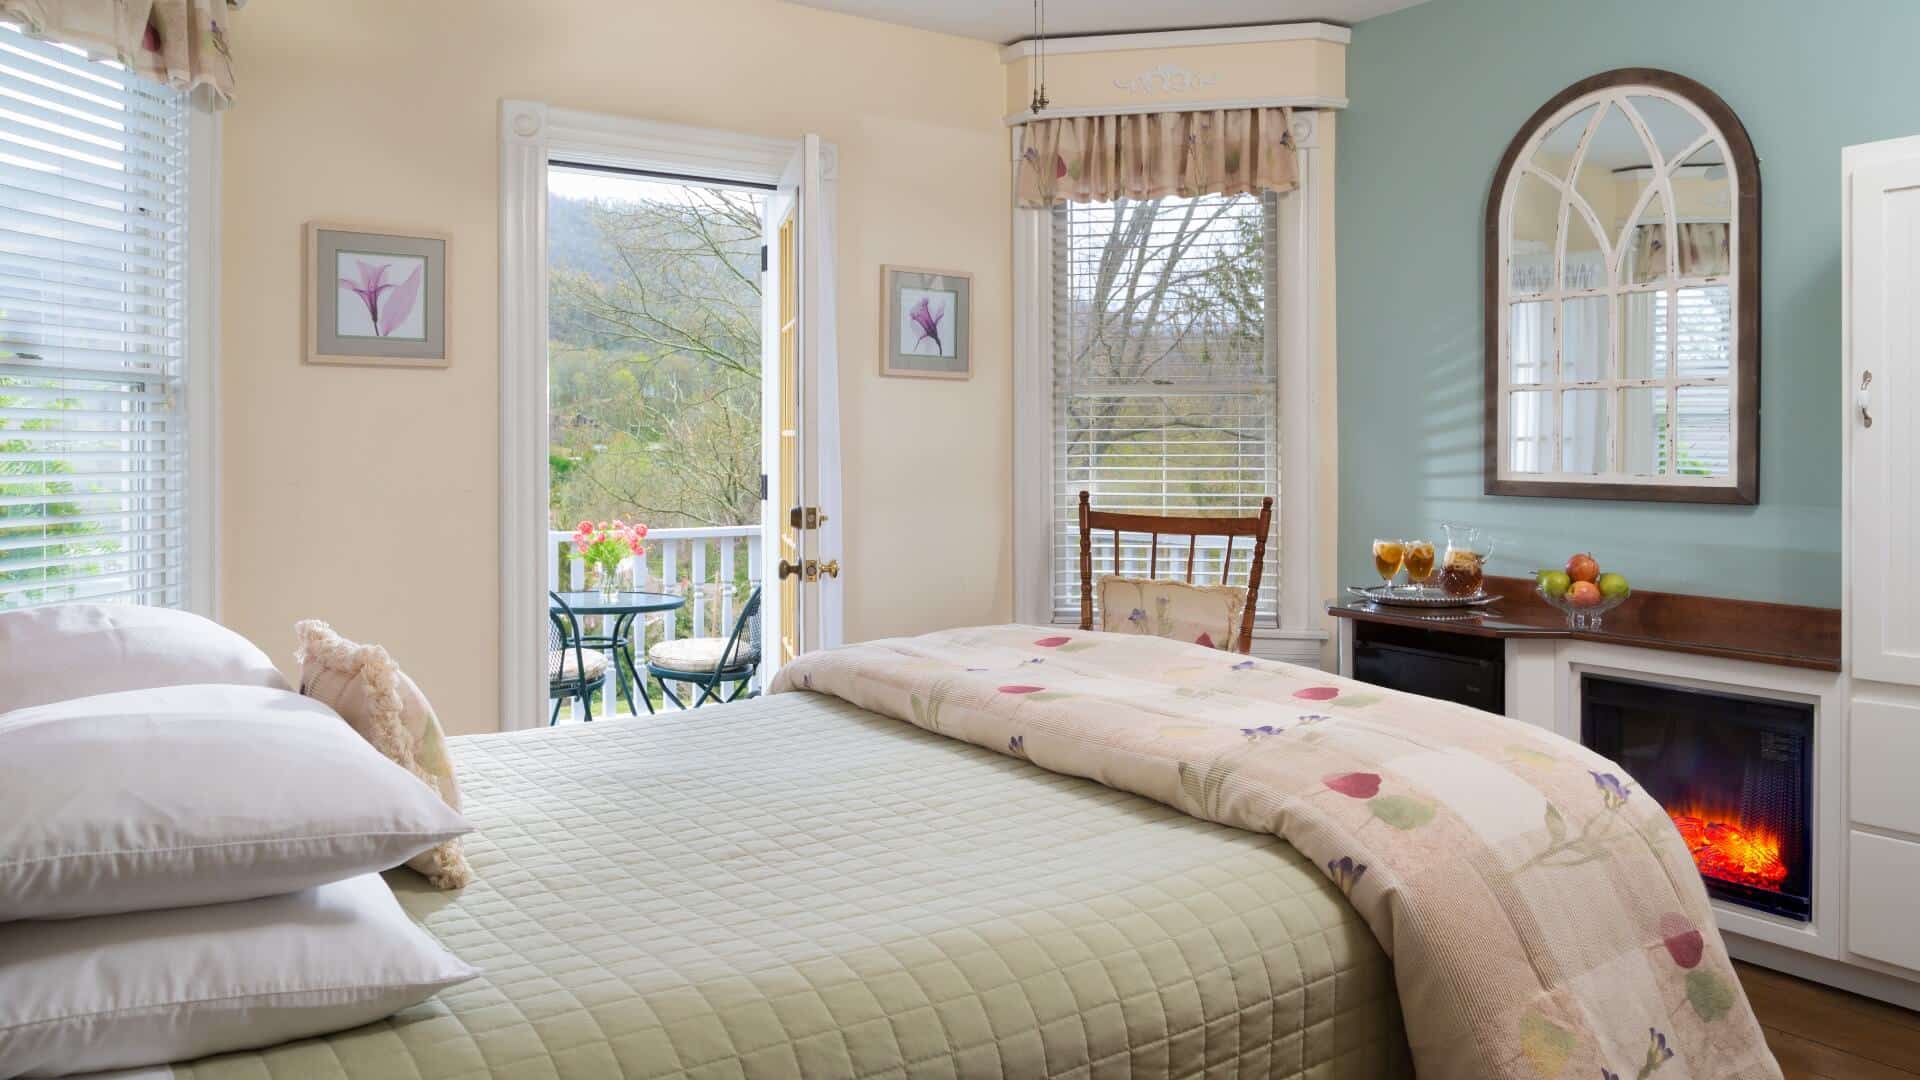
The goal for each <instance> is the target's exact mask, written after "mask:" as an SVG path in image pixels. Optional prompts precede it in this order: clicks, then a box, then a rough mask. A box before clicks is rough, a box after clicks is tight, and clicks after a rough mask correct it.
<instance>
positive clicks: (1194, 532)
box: [1080, 491, 1273, 653]
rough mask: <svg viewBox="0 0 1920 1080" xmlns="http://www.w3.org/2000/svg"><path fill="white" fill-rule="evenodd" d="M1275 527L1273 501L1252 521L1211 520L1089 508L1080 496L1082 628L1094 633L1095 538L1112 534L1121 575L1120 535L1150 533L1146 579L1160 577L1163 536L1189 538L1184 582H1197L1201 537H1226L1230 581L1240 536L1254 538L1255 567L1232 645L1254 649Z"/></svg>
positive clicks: (1224, 564) (1223, 578)
mask: <svg viewBox="0 0 1920 1080" xmlns="http://www.w3.org/2000/svg"><path fill="white" fill-rule="evenodd" d="M1272 525H1273V500H1272V499H1271V498H1268V499H1262V500H1260V513H1259V514H1258V515H1256V516H1253V517H1210V516H1203V515H1198V514H1195V515H1191V516H1173V515H1162V514H1127V513H1120V512H1117V511H1113V510H1095V509H1094V508H1093V507H1092V506H1091V505H1089V496H1088V495H1087V493H1086V492H1084V491H1082V492H1081V493H1080V629H1082V630H1091V629H1093V534H1094V533H1095V532H1096V531H1098V532H1112V533H1113V572H1114V573H1116V574H1118V573H1120V572H1121V571H1120V534H1121V533H1148V534H1150V535H1151V536H1152V540H1151V541H1149V547H1148V549H1147V576H1148V577H1149V578H1158V577H1159V576H1160V537H1162V536H1185V537H1186V538H1187V571H1186V576H1185V580H1186V582H1187V584H1189V585H1191V584H1193V567H1194V556H1195V553H1196V552H1197V551H1198V550H1199V547H1200V545H1199V540H1200V538H1201V537H1203V536H1224V537H1226V538H1227V554H1226V558H1224V559H1222V560H1221V562H1220V583H1221V584H1222V585H1224V584H1226V583H1227V574H1228V573H1229V571H1231V570H1232V568H1233V542H1234V540H1235V539H1236V538H1237V537H1242V536H1251V537H1253V566H1252V567H1251V569H1249V570H1248V572H1247V606H1246V610H1245V611H1244V612H1242V613H1241V615H1240V634H1239V639H1238V640H1237V641H1235V642H1234V651H1235V652H1240V653H1246V652H1249V651H1251V650H1252V649H1253V616H1254V609H1255V607H1257V606H1258V602H1259V599H1260V575H1261V572H1262V571H1263V570H1264V569H1265V568H1266V561H1267V533H1268V532H1269V531H1270V529H1271V528H1272Z"/></svg>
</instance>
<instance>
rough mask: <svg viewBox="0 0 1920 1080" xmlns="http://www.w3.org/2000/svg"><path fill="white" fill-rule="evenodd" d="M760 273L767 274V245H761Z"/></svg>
mask: <svg viewBox="0 0 1920 1080" xmlns="http://www.w3.org/2000/svg"><path fill="white" fill-rule="evenodd" d="M760 272H761V273H763V274H764V273H766V272H767V245H765V244H761V245H760Z"/></svg>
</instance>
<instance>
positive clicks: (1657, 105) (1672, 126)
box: [1627, 94, 1707, 164]
mask: <svg viewBox="0 0 1920 1080" xmlns="http://www.w3.org/2000/svg"><path fill="white" fill-rule="evenodd" d="M1627 104H1628V105H1631V106H1633V111H1634V112H1636V113H1639V114H1640V122H1641V123H1643V124H1645V125H1646V126H1647V133H1648V134H1649V135H1652V136H1653V145H1654V146H1656V147H1658V148H1659V150H1660V161H1661V164H1665V163H1666V162H1669V161H1672V160H1673V159H1674V156H1675V155H1677V154H1679V153H1680V152H1681V151H1682V150H1685V149H1686V148H1687V147H1689V146H1692V145H1693V144H1694V142H1695V141H1696V140H1698V139H1699V138H1700V136H1702V135H1704V134H1706V130H1707V129H1706V128H1705V127H1703V126H1701V124H1700V121H1698V120H1696V119H1694V117H1693V114H1692V113H1690V112H1688V111H1687V110H1686V109H1684V108H1682V107H1681V105H1680V103H1679V102H1676V101H1672V100H1669V99H1667V98H1663V97H1654V96H1653V95H1651V94H1630V95H1628V96H1627Z"/></svg>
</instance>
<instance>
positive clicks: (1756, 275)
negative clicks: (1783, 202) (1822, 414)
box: [1482, 68, 1760, 506]
mask: <svg viewBox="0 0 1920 1080" xmlns="http://www.w3.org/2000/svg"><path fill="white" fill-rule="evenodd" d="M1632 87H1647V88H1650V89H1652V90H1657V91H1660V92H1662V93H1665V94H1670V95H1674V96H1677V97H1681V98H1684V99H1686V100H1687V101H1688V102H1690V103H1691V104H1692V105H1693V106H1694V107H1696V108H1697V109H1699V110H1700V112H1701V113H1703V114H1705V116H1706V117H1707V119H1708V120H1709V121H1711V122H1712V124H1713V126H1714V127H1716V128H1718V129H1719V131H1718V134H1719V136H1720V138H1721V140H1722V141H1723V142H1724V143H1725V145H1726V148H1727V152H1728V154H1729V155H1730V164H1731V165H1732V175H1733V176H1734V178H1735V188H1736V190H1735V192H1734V196H1733V206H1732V207H1731V210H1732V211H1733V212H1732V215H1731V216H1732V228H1733V230H1734V235H1735V236H1736V237H1737V239H1736V240H1735V241H1734V243H1733V245H1732V246H1733V248H1734V250H1735V251H1736V252H1737V256H1736V265H1735V266H1733V267H1732V268H1731V269H1732V276H1733V279H1734V281H1733V285H1734V290H1733V303H1734V320H1733V333H1734V347H1733V357H1732V360H1733V370H1732V372H1731V378H1730V382H1731V385H1733V386H1734V388H1735V394H1734V396H1735V403H1734V415H1733V416H1732V417H1730V418H1729V423H1730V430H1731V432H1732V433H1733V438H1734V444H1735V445H1734V460H1733V461H1731V462H1729V467H1730V480H1731V482H1730V483H1726V484H1712V485H1708V484H1674V483H1663V482H1659V481H1653V482H1646V483H1620V482H1602V481H1581V480H1567V479H1564V478H1562V477H1560V476H1556V475H1554V474H1547V475H1548V476H1550V477H1552V478H1550V479H1540V480H1523V479H1515V478H1512V477H1508V478H1506V479H1502V478H1501V476H1500V461H1501V445H1500V441H1501V435H1500V417H1501V411H1502V406H1503V402H1502V400H1501V390H1500V381H1501V380H1500V374H1501V371H1502V369H1503V365H1504V364H1505V361H1506V358H1505V356H1504V355H1503V351H1504V350H1503V349H1502V347H1501V345H1502V341H1503V340H1504V337H1503V334H1502V326H1503V325H1504V323H1505V321H1506V320H1505V316H1506V311H1505V304H1504V302H1503V295H1504V286H1505V284H1506V281H1507V279H1508V273H1507V261H1506V253H1505V252H1504V251H1503V250H1502V223H1503V219H1504V218H1505V216H1506V212H1507V208H1508V205H1509V195H1510V191H1509V188H1510V186H1511V185H1512V182H1513V179H1514V174H1515V172H1516V170H1518V169H1519V168H1520V155H1521V154H1522V152H1523V151H1525V150H1526V149H1527V148H1528V147H1529V146H1530V145H1531V144H1532V143H1533V142H1534V141H1535V138H1536V136H1538V137H1541V138H1544V137H1545V136H1546V135H1548V134H1551V133H1550V132H1546V131H1543V130H1542V129H1543V128H1544V127H1545V126H1546V124H1547V123H1548V121H1550V120H1552V119H1553V118H1554V117H1555V116H1556V115H1558V114H1560V113H1561V112H1562V111H1564V110H1567V109H1568V107H1569V106H1571V105H1573V103H1574V102H1576V101H1578V100H1579V99H1581V98H1584V97H1587V96H1588V95H1590V94H1594V93H1596V92H1599V91H1622V90H1623V89H1624V88H1632ZM1576 111H1577V110H1576ZM1669 213H1671V208H1669ZM1612 242H1613V239H1612V238H1611V237H1609V238H1608V239H1607V243H1609V244H1611V243H1612ZM1485 250H1486V253H1485V319H1484V324H1483V327H1482V332H1483V334H1484V335H1485V349H1486V391H1485V393H1486V401H1485V412H1484V420H1483V423H1484V427H1485V435H1484V437H1485V477H1486V493H1487V494H1488V495H1519V496H1532V497H1539V498H1554V499H1629V500H1642V501H1648V502H1686V503H1717V504H1734V505H1746V506H1751V505H1753V504H1755V503H1758V502H1759V501H1760V160H1759V158H1758V157H1757V156H1756V155H1755V154H1754V150H1753V141H1752V139H1750V138H1749V137H1748V135H1747V129H1746V127H1745V126H1744V125H1742V124H1741V123H1740V118H1739V117H1738V116H1737V115H1735V113H1734V111H1733V109H1732V108H1731V107H1730V106H1728V105H1727V103H1726V102H1725V101H1724V100H1722V99H1721V97H1720V96H1719V95H1718V94H1715V93H1714V92H1713V91H1712V90H1709V89H1707V88H1706V87H1705V86H1702V85H1701V84H1700V83H1697V82H1695V81H1694V80H1692V79H1689V78H1687V77H1686V76H1684V75H1679V74H1676V73H1674V72H1671V71H1662V70H1659V69H1657V68H1617V69H1615V70H1612V71H1606V72H1602V73H1601V74H1598V75H1594V76H1592V77H1590V78H1586V79H1582V80H1581V81H1579V82H1577V83H1574V84H1573V85H1572V86H1569V87H1567V88H1566V89H1565V90H1562V91H1560V93H1558V94H1555V95H1554V96H1553V99H1552V100H1550V101H1548V102H1547V103H1546V104H1545V105H1542V106H1540V108H1539V109H1537V110H1535V111H1534V114H1533V115H1532V116H1530V117H1528V118H1527V122H1526V123H1525V124H1523V125H1521V127H1520V130H1519V133H1518V134H1516V135H1515V136H1514V137H1513V141H1512V142H1510V143H1508V144H1507V151H1506V154H1505V155H1504V156H1502V157H1501V159H1500V165H1499V168H1497V169H1495V170H1494V174H1493V184H1492V186H1491V187H1490V188H1489V189H1488V192H1487V206H1486V249H1485ZM1617 353H1618V349H1617V348H1616V349H1615V350H1614V354H1617ZM1556 408H1557V405H1556Z"/></svg>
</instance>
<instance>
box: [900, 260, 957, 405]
mask: <svg viewBox="0 0 1920 1080" xmlns="http://www.w3.org/2000/svg"><path fill="white" fill-rule="evenodd" d="M880 293H881V303H880V374H882V375H907V376H913V377H918V378H924V379H965V378H968V377H970V376H971V375H972V374H973V275H972V274H962V273H959V272H957V271H952V270H923V269H918V268H915V267H911V266H882V267H881V268H880Z"/></svg>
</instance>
